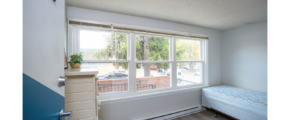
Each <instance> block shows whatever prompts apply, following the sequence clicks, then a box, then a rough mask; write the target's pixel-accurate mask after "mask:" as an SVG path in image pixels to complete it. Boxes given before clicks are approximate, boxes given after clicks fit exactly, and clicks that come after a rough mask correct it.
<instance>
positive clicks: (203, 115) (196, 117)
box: [174, 110, 233, 120]
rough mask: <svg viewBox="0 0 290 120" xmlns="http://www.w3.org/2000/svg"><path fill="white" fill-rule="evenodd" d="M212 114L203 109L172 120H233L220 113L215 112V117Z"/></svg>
mask: <svg viewBox="0 0 290 120" xmlns="http://www.w3.org/2000/svg"><path fill="white" fill-rule="evenodd" d="M213 115H214V113H213V112H212V111H206V110H205V111H202V112H199V113H195V114H191V115H188V116H184V117H181V118H177V119H174V120H233V119H230V118H227V117H225V116H222V115H220V114H217V117H216V118H215V117H213Z"/></svg>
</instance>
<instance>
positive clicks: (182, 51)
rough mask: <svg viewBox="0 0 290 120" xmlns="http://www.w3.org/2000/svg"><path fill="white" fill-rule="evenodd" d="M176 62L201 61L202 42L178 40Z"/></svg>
mask: <svg viewBox="0 0 290 120" xmlns="http://www.w3.org/2000/svg"><path fill="white" fill-rule="evenodd" d="M176 60H179V61H184V60H200V41H195V40H185V39H176Z"/></svg>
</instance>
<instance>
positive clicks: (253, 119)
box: [202, 96, 267, 120]
mask: <svg viewBox="0 0 290 120" xmlns="http://www.w3.org/2000/svg"><path fill="white" fill-rule="evenodd" d="M202 106H204V107H206V108H208V109H214V110H217V111H219V112H222V113H224V114H227V115H229V116H232V117H234V118H237V119H239V120H267V118H263V117H261V116H258V115H255V114H252V113H249V112H247V111H244V110H242V109H239V108H236V107H233V106H230V105H228V104H225V103H222V102H219V101H216V100H213V99H210V98H207V97H205V96H202Z"/></svg>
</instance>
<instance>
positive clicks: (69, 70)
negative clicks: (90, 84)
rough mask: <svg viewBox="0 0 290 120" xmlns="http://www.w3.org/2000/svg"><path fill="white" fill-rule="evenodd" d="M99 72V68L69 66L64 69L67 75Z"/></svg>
mask: <svg viewBox="0 0 290 120" xmlns="http://www.w3.org/2000/svg"><path fill="white" fill-rule="evenodd" d="M98 73H99V72H98V69H97V68H67V69H65V70H64V75H65V76H80V75H95V74H98Z"/></svg>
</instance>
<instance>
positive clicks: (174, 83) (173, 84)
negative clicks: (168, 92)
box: [170, 37, 177, 88]
mask: <svg viewBox="0 0 290 120" xmlns="http://www.w3.org/2000/svg"><path fill="white" fill-rule="evenodd" d="M171 43H172V45H171V51H170V52H171V56H172V61H173V62H172V63H171V73H172V74H171V87H172V88H175V87H177V75H176V74H177V72H176V70H177V68H176V54H175V51H176V41H175V37H171Z"/></svg>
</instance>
